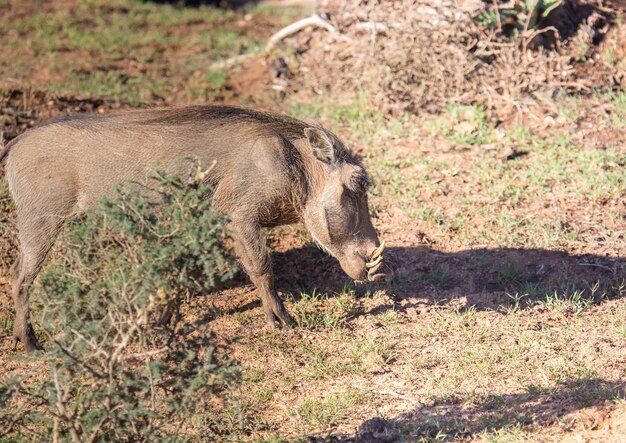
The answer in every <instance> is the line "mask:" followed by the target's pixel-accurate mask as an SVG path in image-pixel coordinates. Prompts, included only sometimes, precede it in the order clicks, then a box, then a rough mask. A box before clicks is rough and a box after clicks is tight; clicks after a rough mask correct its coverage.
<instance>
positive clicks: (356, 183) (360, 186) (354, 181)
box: [346, 169, 369, 195]
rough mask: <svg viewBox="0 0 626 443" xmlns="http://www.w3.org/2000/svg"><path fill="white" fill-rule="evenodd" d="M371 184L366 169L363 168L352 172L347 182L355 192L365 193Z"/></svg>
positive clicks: (348, 186)
mask: <svg viewBox="0 0 626 443" xmlns="http://www.w3.org/2000/svg"><path fill="white" fill-rule="evenodd" d="M368 185H369V178H368V176H367V174H366V173H365V171H363V170H362V169H361V170H359V171H358V172H356V173H355V174H352V176H351V177H350V180H349V182H348V184H347V186H346V187H347V188H348V189H349V190H350V191H351V192H352V193H354V194H357V195H358V194H363V193H365V192H366V191H367V187H368Z"/></svg>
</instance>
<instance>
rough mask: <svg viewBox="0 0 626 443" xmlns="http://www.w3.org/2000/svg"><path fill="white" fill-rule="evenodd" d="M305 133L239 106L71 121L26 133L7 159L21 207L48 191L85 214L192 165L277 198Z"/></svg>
mask: <svg viewBox="0 0 626 443" xmlns="http://www.w3.org/2000/svg"><path fill="white" fill-rule="evenodd" d="M305 127H306V125H305V124H304V123H303V122H300V121H298V120H295V119H291V118H288V117H282V116H278V115H274V114H269V113H261V112H256V111H251V110H247V109H240V108H235V107H209V106H196V107H188V108H182V109H171V110H146V111H136V112H130V113H122V114H117V115H106V116H101V115H87V116H71V117H65V118H62V119H59V120H57V121H53V122H50V123H47V124H44V125H42V126H40V127H38V128H36V129H33V130H30V131H28V132H27V133H25V134H23V135H22V136H21V137H20V138H19V140H18V141H17V142H16V143H15V144H14V146H12V148H11V151H10V152H9V155H8V160H7V176H8V178H9V182H10V186H11V190H12V193H13V195H14V198H15V199H16V204H17V205H18V207H19V206H20V203H21V202H22V201H24V199H25V198H27V197H26V196H27V195H31V197H32V198H36V196H35V195H33V193H38V194H41V193H42V192H43V193H45V194H47V196H48V198H50V197H52V199H54V196H57V197H58V198H59V199H60V200H67V199H70V200H74V204H78V206H79V208H81V209H84V208H86V207H89V206H91V205H93V204H94V203H95V202H96V201H97V200H98V199H99V198H100V197H102V196H103V195H106V194H108V193H110V192H111V190H112V189H113V188H114V186H115V185H116V184H117V183H121V182H124V181H127V180H137V181H141V180H143V179H145V178H146V176H147V175H148V174H149V173H150V171H154V170H155V169H162V170H165V171H167V172H170V173H186V172H188V171H189V169H190V167H191V162H192V160H191V159H193V161H198V162H200V164H201V165H202V166H203V167H209V166H210V165H214V167H213V169H212V172H211V174H212V176H211V179H212V180H213V181H214V182H215V183H216V184H218V183H219V182H221V181H223V180H225V181H228V182H229V183H230V184H231V185H230V186H229V193H231V194H232V193H233V192H234V193H237V192H239V191H242V189H239V188H242V187H250V186H253V187H254V188H256V189H259V192H263V191H262V190H266V191H267V192H272V193H277V192H279V190H277V189H276V187H277V186H279V187H281V186H287V184H286V183H283V182H284V180H282V182H281V180H280V177H286V176H293V168H294V164H293V163H294V162H293V158H291V157H293V155H296V156H298V155H299V154H298V153H297V152H295V151H294V150H296V148H295V147H294V144H293V143H292V142H295V141H296V140H297V139H299V138H302V137H303V130H304V128H305ZM290 150H291V151H294V152H295V154H294V152H291V153H290V152H288V151H290ZM296 163H298V164H301V162H296ZM297 166H298V165H295V167H296V168H297ZM258 197H261V196H257V197H255V198H258Z"/></svg>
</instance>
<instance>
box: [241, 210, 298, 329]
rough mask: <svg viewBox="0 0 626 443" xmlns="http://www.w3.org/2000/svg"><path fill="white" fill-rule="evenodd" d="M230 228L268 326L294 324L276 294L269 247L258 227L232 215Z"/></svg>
mask: <svg viewBox="0 0 626 443" xmlns="http://www.w3.org/2000/svg"><path fill="white" fill-rule="evenodd" d="M231 231H232V233H233V237H234V239H235V252H236V253H237V256H238V257H239V259H240V260H241V263H242V264H243V266H244V268H245V270H246V272H247V273H248V275H249V276H250V279H251V280H252V283H254V285H255V286H256V288H257V290H258V291H259V295H260V297H261V302H262V303H263V310H264V311H265V318H266V319H267V322H268V323H269V325H270V326H271V327H273V328H275V327H277V326H279V325H282V326H285V327H293V326H295V323H294V322H293V320H292V319H291V316H290V315H289V313H288V312H287V310H286V309H285V306H284V305H283V302H282V300H281V299H280V298H279V297H278V294H277V293H276V289H275V287H274V274H273V272H272V259H271V257H270V250H269V248H268V247H267V246H266V245H265V240H264V238H263V235H262V233H261V227H260V226H258V225H251V224H250V223H249V222H248V223H241V222H238V221H237V220H236V219H235V218H233V222H232V224H231Z"/></svg>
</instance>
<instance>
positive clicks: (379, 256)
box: [365, 240, 389, 281]
mask: <svg viewBox="0 0 626 443" xmlns="http://www.w3.org/2000/svg"><path fill="white" fill-rule="evenodd" d="M384 251H385V241H384V240H383V241H382V242H381V243H380V246H379V247H378V248H376V250H375V251H374V252H373V253H372V256H371V257H370V261H368V262H367V263H365V267H366V268H367V279H368V280H369V281H385V280H387V277H388V276H389V275H388V274H386V273H384V272H381V267H382V266H383V260H384V259H383V252H384Z"/></svg>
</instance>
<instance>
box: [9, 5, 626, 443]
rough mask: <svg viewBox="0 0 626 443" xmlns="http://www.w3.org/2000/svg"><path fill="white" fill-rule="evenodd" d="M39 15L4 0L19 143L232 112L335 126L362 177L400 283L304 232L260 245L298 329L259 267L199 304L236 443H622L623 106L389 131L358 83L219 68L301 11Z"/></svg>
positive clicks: (625, 429)
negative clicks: (308, 84) (146, 112)
mask: <svg viewBox="0 0 626 443" xmlns="http://www.w3.org/2000/svg"><path fill="white" fill-rule="evenodd" d="M37 5H38V2H34V1H21V2H17V1H15V2H11V1H9V2H3V3H0V17H1V19H0V35H2V41H3V45H2V47H0V89H1V90H2V95H1V96H0V118H1V119H2V122H1V124H2V125H3V134H4V137H5V139H9V138H12V137H14V136H15V135H17V134H18V133H20V132H21V131H23V130H25V129H26V128H27V127H29V126H32V125H33V124H35V123H36V122H38V121H40V120H42V119H44V118H47V117H48V116H51V115H57V114H60V113H65V112H68V111H71V112H115V111H116V110H117V109H120V108H130V107H135V106H140V105H148V106H152V105H160V104H184V103H191V102H194V103H198V102H207V101H208V102H217V101H219V102H223V101H227V102H235V103H242V104H251V103H252V104H255V105H257V106H262V107H264V108H268V109H274V110H280V111H283V112H287V113H290V114H293V115H297V116H301V117H303V118H315V119H320V120H321V121H323V122H324V123H326V124H327V125H328V126H330V127H331V128H333V129H334V130H336V131H337V132H338V133H339V134H340V136H342V137H344V138H345V139H346V140H347V141H348V142H349V143H350V144H351V145H352V146H353V148H354V149H355V150H357V151H358V152H359V153H360V154H361V155H362V156H363V158H364V161H365V163H366V164H367V166H368V168H369V171H370V174H371V176H372V187H371V207H372V211H373V215H374V224H375V226H376V227H377V229H378V230H379V232H380V234H381V237H382V238H383V239H385V241H386V242H387V244H388V245H389V258H390V259H391V260H392V261H393V263H394V268H395V275H394V278H393V279H392V280H391V281H390V282H387V283H385V284H379V285H366V286H355V285H354V284H352V283H351V282H350V281H349V280H348V279H347V278H346V277H345V276H343V275H342V272H341V270H340V268H339V266H338V264H337V262H336V261H335V260H334V259H332V258H329V257H327V256H326V255H325V254H324V253H323V252H322V251H320V250H318V249H316V248H315V247H314V246H313V245H312V243H311V241H310V238H309V237H308V234H307V233H306V232H305V230H304V229H303V228H302V227H301V226H293V227H285V228H279V229H275V230H273V231H270V232H268V233H267V237H268V242H269V243H270V244H271V245H272V246H273V248H274V250H275V251H276V253H275V257H274V261H275V270H276V271H275V272H276V275H277V280H278V285H279V289H280V291H281V293H282V295H283V297H284V298H285V299H286V300H287V306H288V308H289V310H290V311H291V312H292V314H293V315H294V317H295V318H296V320H297V322H298V324H299V325H300V328H298V329H295V330H288V331H282V330H279V331H272V330H269V329H267V328H266V326H265V323H264V318H263V312H262V309H261V307H260V303H259V301H258V300H257V298H256V296H255V293H254V291H253V288H252V287H251V285H250V284H249V283H248V281H247V279H246V278H245V277H244V276H240V277H239V278H238V279H237V280H236V281H235V282H233V283H232V284H231V285H230V286H229V287H228V288H226V289H224V290H222V291H220V292H218V293H215V294H211V295H207V296H201V297H196V298H194V299H192V300H191V302H190V304H189V305H188V306H187V307H186V315H188V316H189V318H190V319H193V318H197V317H200V316H202V315H205V314H206V313H207V312H208V313H210V314H211V315H210V317H211V320H210V324H211V328H212V330H213V331H214V332H215V333H216V334H217V336H218V337H219V339H220V340H222V341H223V342H224V343H227V344H228V346H229V348H230V349H231V356H232V357H234V358H236V359H237V360H238V361H239V362H240V363H241V366H242V368H243V381H242V385H241V386H240V387H239V388H238V391H237V392H236V393H235V395H236V398H237V402H236V403H235V406H233V407H232V408H231V409H230V410H228V411H225V412H224V416H225V417H226V418H225V419H224V420H222V422H221V423H222V425H221V426H222V432H223V433H224V435H227V436H228V437H224V438H225V439H228V440H232V441H265V442H278V441H363V442H366V441H367V442H375V441H454V440H463V441H528V440H531V441H576V442H578V441H616V442H617V441H626V437H625V436H626V172H625V171H626V145H625V142H626V129H625V127H626V126H625V125H626V95H623V94H622V93H621V92H602V91H598V92H594V93H591V94H587V95H585V96H570V95H565V94H560V95H559V94H557V95H555V96H554V97H552V96H551V97H547V98H546V99H545V100H546V101H547V102H548V103H549V109H550V110H551V111H550V113H546V114H545V115H538V116H534V117H533V118H531V119H530V120H529V119H528V118H526V119H525V120H517V121H515V120H514V121H511V122H507V123H501V124H498V123H497V122H493V121H491V120H490V119H489V118H487V116H486V115H485V113H484V112H483V110H482V108H481V107H479V106H448V107H446V108H445V111H443V112H440V113H438V114H436V115H426V116H421V117H415V116H402V117H398V118H393V119H387V118H383V116H381V115H379V113H378V110H377V109H376V108H375V107H373V106H371V105H370V104H369V103H368V100H367V96H366V95H365V94H363V93H360V92H359V91H358V87H355V90H354V91H348V92H347V94H346V96H345V97H340V98H338V97H328V96H324V95H323V94H322V95H318V96H306V95H301V96H298V97H295V98H294V97H284V94H283V95H281V94H275V93H273V92H272V90H271V87H270V86H271V79H270V80H268V78H269V74H268V72H270V70H271V68H272V66H271V64H266V63H265V62H259V65H257V66H256V67H254V68H249V69H248V70H246V71H243V72H237V73H236V74H234V75H233V74H229V73H226V72H225V71H221V70H211V69H210V67H211V65H212V63H214V62H215V61H219V60H221V59H224V58H228V57H232V56H235V55H239V54H245V53H247V52H248V51H255V50H256V49H255V48H256V46H257V45H261V44H262V42H263V41H264V40H265V39H266V38H267V37H268V36H269V35H270V34H271V33H272V31H274V30H276V29H278V28H280V27H281V26H283V25H284V24H285V23H287V22H289V21H291V20H293V19H294V18H297V17H299V16H301V15H304V14H305V13H306V11H297V10H290V11H287V12H285V11H279V10H272V9H266V8H251V9H248V10H245V11H237V12H232V11H223V10H216V9H212V8H209V7H201V8H174V7H172V6H170V5H167V4H155V3H151V2H135V1H126V0H117V1H111V2H107V4H106V6H104V5H101V4H99V3H97V2H90V1H78V0H75V1H72V0H62V1H54V2H46V4H45V6H43V7H39V6H37ZM622 34H623V32H622ZM619 42H620V40H619V39H617V40H616V43H615V45H617V46H619V45H620V44H621V43H619ZM613 49H615V48H613ZM617 49H620V48H619V47H618V48H617ZM303 97H306V98H303ZM2 186H3V187H2V195H1V196H0V199H1V200H0V206H1V208H2V214H1V215H0V220H2V226H1V233H2V235H3V239H4V243H3V245H4V246H3V250H2V253H1V254H0V263H1V265H2V269H0V283H1V285H2V286H1V292H0V368H1V370H2V372H3V374H4V375H15V374H23V373H26V372H28V371H31V370H35V372H36V370H37V361H36V359H35V360H32V359H29V358H26V357H24V356H23V355H22V352H21V351H18V352H14V351H13V350H12V349H11V347H10V333H11V327H12V320H11V316H12V306H11V300H10V295H9V287H8V280H7V274H8V266H9V265H10V263H11V257H12V256H14V253H15V251H14V247H15V246H14V231H13V228H12V220H13V219H12V215H11V211H12V204H11V202H10V200H9V198H8V197H7V194H6V185H5V184H4V182H2ZM192 438H194V439H200V437H198V436H195V437H192Z"/></svg>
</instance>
